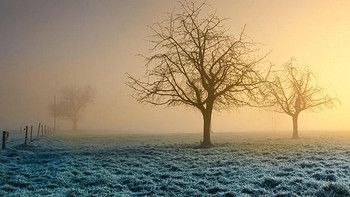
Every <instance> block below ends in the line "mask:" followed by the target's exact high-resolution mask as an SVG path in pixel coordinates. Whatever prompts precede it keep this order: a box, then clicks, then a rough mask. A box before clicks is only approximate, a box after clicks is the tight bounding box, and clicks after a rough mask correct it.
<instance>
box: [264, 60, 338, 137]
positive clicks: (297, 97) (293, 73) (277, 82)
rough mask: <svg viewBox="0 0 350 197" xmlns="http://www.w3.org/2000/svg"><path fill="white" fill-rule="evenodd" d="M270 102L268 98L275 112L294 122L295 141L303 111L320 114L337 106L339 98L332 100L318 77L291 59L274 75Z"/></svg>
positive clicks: (270, 88) (270, 85) (270, 87)
mask: <svg viewBox="0 0 350 197" xmlns="http://www.w3.org/2000/svg"><path fill="white" fill-rule="evenodd" d="M271 76H272V77H271V81H270V83H269V88H268V89H269V95H270V96H271V97H270V98H269V99H266V100H267V101H268V102H269V103H270V105H271V106H273V109H274V111H276V112H279V113H286V114H288V115H290V116H291V117H292V119H293V138H299V135H298V117H299V114H300V112H302V111H304V110H311V111H316V112H317V111H320V110H322V109H323V108H332V107H334V106H335V102H336V101H338V100H337V99H336V98H332V97H330V96H329V95H328V94H326V92H325V90H324V89H323V88H322V87H320V86H319V85H318V83H317V78H316V76H315V74H314V73H313V72H312V71H310V70H309V68H307V67H305V68H299V67H297V66H295V59H294V58H291V59H290V60H289V61H288V62H287V63H285V64H284V66H283V70H281V71H276V72H275V73H274V74H272V75H271Z"/></svg>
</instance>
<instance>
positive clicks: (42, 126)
mask: <svg viewBox="0 0 350 197" xmlns="http://www.w3.org/2000/svg"><path fill="white" fill-rule="evenodd" d="M43 135H44V125H41V136H43Z"/></svg>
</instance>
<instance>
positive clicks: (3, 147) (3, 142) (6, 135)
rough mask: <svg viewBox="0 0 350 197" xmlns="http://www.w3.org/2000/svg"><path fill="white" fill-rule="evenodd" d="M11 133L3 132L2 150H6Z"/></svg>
mask: <svg viewBox="0 0 350 197" xmlns="http://www.w3.org/2000/svg"><path fill="white" fill-rule="evenodd" d="M9 135H10V133H9V132H8V131H3V132H2V149H5V148H6V140H7V138H8V137H9Z"/></svg>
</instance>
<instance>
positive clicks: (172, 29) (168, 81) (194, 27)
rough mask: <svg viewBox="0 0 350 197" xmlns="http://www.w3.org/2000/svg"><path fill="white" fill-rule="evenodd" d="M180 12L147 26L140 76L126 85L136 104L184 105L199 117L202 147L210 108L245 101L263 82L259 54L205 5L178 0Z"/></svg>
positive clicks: (207, 134)
mask: <svg viewBox="0 0 350 197" xmlns="http://www.w3.org/2000/svg"><path fill="white" fill-rule="evenodd" d="M180 5H181V6H180V11H179V12H177V13H174V12H173V13H169V14H168V17H167V19H166V20H164V21H163V22H159V23H156V24H155V25H154V26H153V27H150V28H151V29H152V30H153V32H154V34H153V35H152V37H151V40H150V43H151V44H152V45H153V48H151V52H150V53H151V54H150V55H149V56H144V57H145V59H146V62H147V63H146V72H145V76H144V78H141V79H137V78H134V77H132V76H130V75H128V77H129V82H128V85H129V86H130V87H131V88H133V89H134V95H133V96H134V97H135V98H136V99H137V101H138V102H140V103H150V104H153V105H166V106H178V105H185V106H190V107H194V108H197V109H198V110H199V111H200V112H201V113H202V116H203V122H204V126H203V142H201V145H202V146H211V138H210V128H211V118H212V111H213V110H214V109H215V110H220V109H228V108H230V107H240V106H243V105H247V104H249V102H250V99H251V98H253V97H254V96H255V94H254V91H258V89H259V86H260V84H261V83H262V77H261V74H260V73H259V72H257V70H258V69H257V68H256V67H257V66H258V64H259V63H260V62H261V61H262V60H263V58H264V57H265V56H266V55H264V56H263V57H258V56H253V54H255V52H256V51H257V49H256V48H253V47H254V46H255V44H254V43H253V42H252V41H250V40H248V39H247V37H246V36H245V35H244V29H243V30H242V32H241V33H240V34H239V35H238V36H236V37H234V36H231V35H230V34H229V33H228V30H227V29H226V28H225V27H224V24H223V22H224V21H225V19H221V18H219V17H218V16H217V15H216V14H215V13H213V14H209V15H205V14H203V13H204V12H203V11H202V10H203V9H205V8H207V7H206V4H205V3H201V4H197V3H194V2H187V1H185V3H180Z"/></svg>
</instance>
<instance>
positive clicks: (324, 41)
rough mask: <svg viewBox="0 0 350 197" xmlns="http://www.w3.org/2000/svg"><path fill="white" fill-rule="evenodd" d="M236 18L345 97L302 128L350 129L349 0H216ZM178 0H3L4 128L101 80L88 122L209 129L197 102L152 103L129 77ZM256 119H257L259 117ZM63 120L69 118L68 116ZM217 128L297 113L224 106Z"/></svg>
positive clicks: (281, 58) (277, 56)
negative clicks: (139, 98)
mask: <svg viewBox="0 0 350 197" xmlns="http://www.w3.org/2000/svg"><path fill="white" fill-rule="evenodd" d="M208 3H209V4H211V5H212V7H213V9H216V10H217V13H218V15H219V16H221V17H227V18H230V20H228V21H227V23H226V24H227V26H228V27H229V28H230V32H231V33H232V34H237V33H239V32H240V31H241V28H242V27H243V26H244V25H245V24H246V25H247V27H246V33H247V35H249V36H250V37H251V38H252V39H254V41H257V42H261V43H264V44H263V45H261V49H262V52H267V51H270V50H271V51H272V52H271V54H270V55H269V56H268V59H269V60H270V61H272V62H273V63H275V64H276V65H281V64H283V63H284V62H286V61H287V60H288V59H289V58H290V57H292V56H294V57H295V58H296V59H297V61H298V63H299V64H300V65H307V66H309V67H310V68H311V69H312V70H313V71H315V73H317V75H318V79H319V83H320V85H322V86H323V87H325V89H326V90H327V91H328V92H329V94H330V95H331V96H336V97H338V98H339V100H340V101H341V105H339V106H338V107H337V108H336V109H332V110H326V111H324V112H321V113H309V112H305V113H302V114H301V116H300V120H299V121H300V123H299V124H300V130H301V131H302V130H329V129H341V130H348V129H350V121H349V115H350V88H349V87H350V76H349V73H350V66H349V64H350V55H348V53H349V52H350V1H347V0H338V1H320V0H314V1H302V0H299V1H294V0H293V1H279V0H259V1H253V0H250V1H246V0H236V1H231V0H221V1H214V0H209V1H208ZM176 4H177V3H176V1H170V0H166V1H165V0H148V1H103V2H98V1H1V2H0V78H1V83H0V111H1V113H0V128H14V127H17V126H19V125H24V124H34V123H35V124H36V122H37V121H38V120H46V121H50V120H51V119H50V118H49V116H48V110H47V105H48V104H49V103H50V102H51V100H52V98H53V95H54V94H55V92H56V91H57V90H58V89H60V88H61V87H62V86H65V85H70V84H77V85H85V84H90V85H91V86H92V87H94V88H95V89H96V90H97V95H96V98H95V100H94V103H93V104H92V105H91V106H90V107H89V108H87V109H86V111H85V112H86V114H84V116H83V120H82V121H81V127H82V128H87V129H113V130H114V129H116V130H122V131H155V132H201V129H202V117H201V115H200V113H198V112H197V111H196V110H194V109H190V108H185V109H184V108H181V107H180V108H164V107H153V106H143V105H140V104H138V103H136V101H134V100H133V99H132V98H131V97H130V96H129V94H130V93H131V92H130V89H129V88H128V87H127V86H126V85H125V84H124V83H125V82H126V80H127V79H126V76H125V73H126V72H128V73H131V74H133V75H139V76H140V75H141V74H142V72H143V65H144V61H143V59H142V58H140V57H138V56H137V54H140V53H147V49H148V48H149V47H150V45H149V44H148V43H147V42H146V41H145V40H146V39H147V36H148V35H150V30H149V29H148V28H147V25H151V24H152V23H154V22H157V21H160V20H162V19H164V18H165V14H164V12H166V11H171V10H172V9H173V8H174V7H176ZM252 120H254V121H252ZM60 124H61V125H62V127H64V126H65V125H68V126H69V124H68V123H65V122H61V123H60ZM212 127H213V130H214V132H216V131H217V132H228V131H256V130H274V131H277V130H290V129H291V120H290V117H289V116H287V115H284V114H277V113H271V112H266V111H265V110H263V109H246V108H245V109H238V110H237V109H232V110H230V111H223V112H215V113H214V117H213V126H212Z"/></svg>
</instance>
